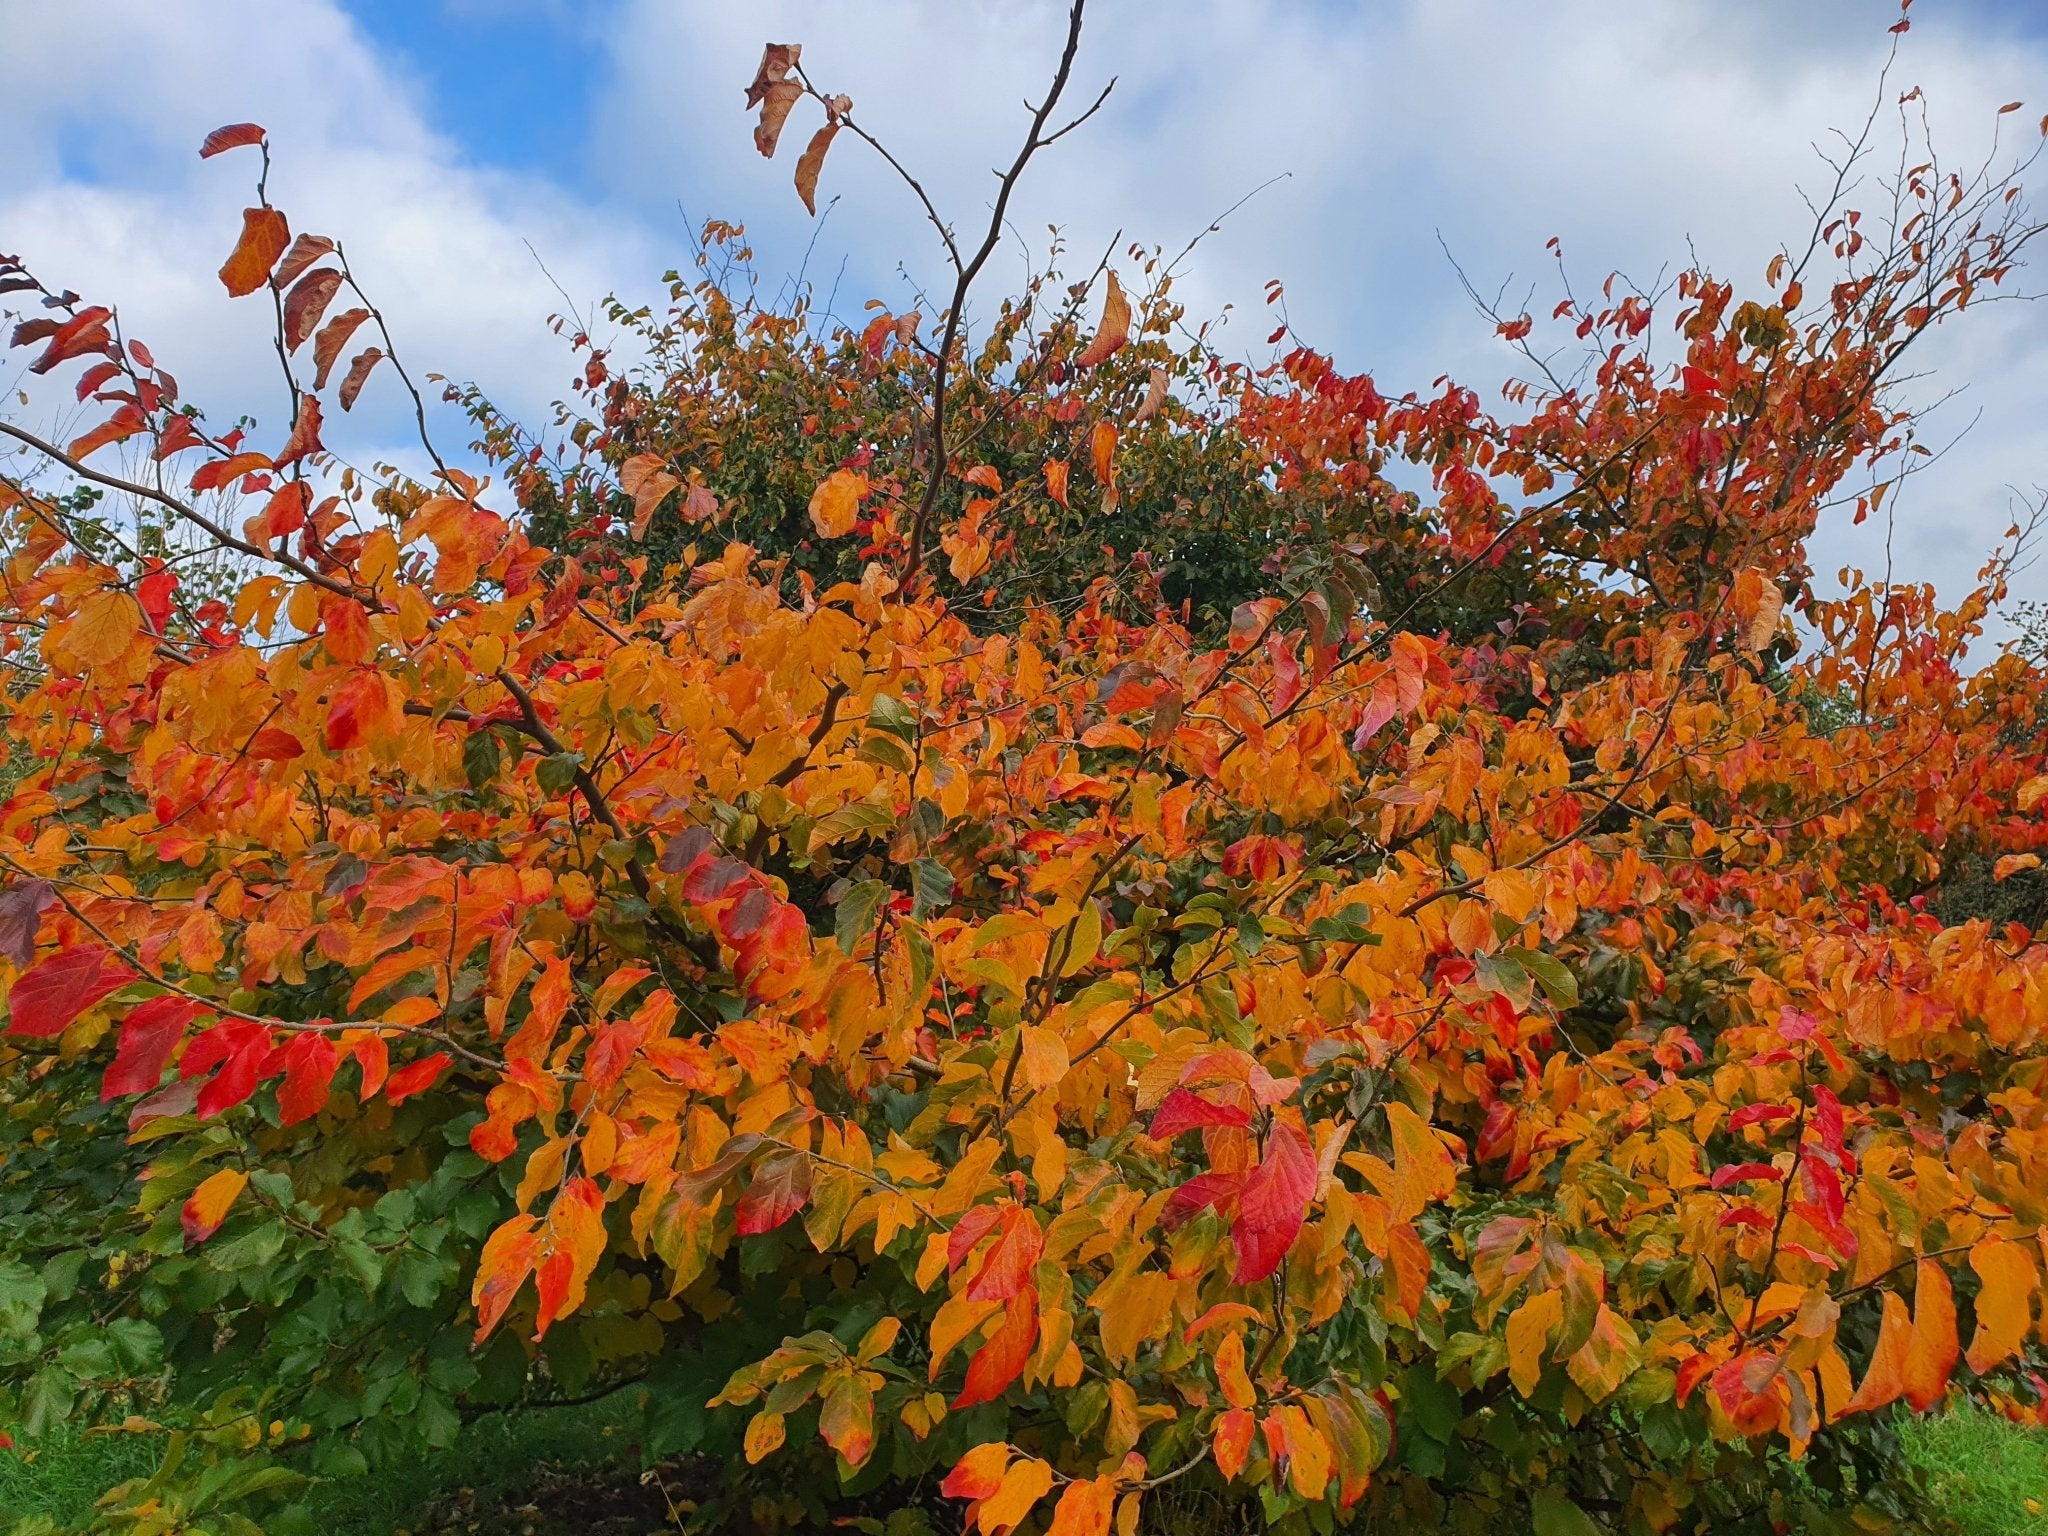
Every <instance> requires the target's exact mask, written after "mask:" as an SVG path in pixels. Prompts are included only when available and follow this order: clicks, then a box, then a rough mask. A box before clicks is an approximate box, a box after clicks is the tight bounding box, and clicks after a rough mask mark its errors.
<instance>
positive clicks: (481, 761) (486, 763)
mask: <svg viewBox="0 0 2048 1536" xmlns="http://www.w3.org/2000/svg"><path fill="white" fill-rule="evenodd" d="M503 761H504V754H503V753H502V752H501V751H499V749H498V733H497V732H496V731H472V732H471V733H470V736H469V740H467V741H465V742H464V743H463V744H462V776H463V777H464V778H466V779H468V780H469V787H470V788H471V789H482V788H483V787H484V786H485V785H486V784H488V783H490V782H491V780H493V779H495V778H496V777H497V776H498V769H499V766H500V765H501V764H502V763H503Z"/></svg>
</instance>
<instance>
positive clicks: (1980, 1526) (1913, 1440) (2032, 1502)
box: [1900, 1409, 2048, 1536]
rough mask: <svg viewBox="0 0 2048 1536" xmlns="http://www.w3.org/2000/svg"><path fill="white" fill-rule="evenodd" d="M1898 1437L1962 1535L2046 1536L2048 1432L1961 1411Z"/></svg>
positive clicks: (1909, 1427)
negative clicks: (1903, 1442)
mask: <svg viewBox="0 0 2048 1536" xmlns="http://www.w3.org/2000/svg"><path fill="white" fill-rule="evenodd" d="M1900 1435H1901V1438H1902V1439H1904V1441H1905V1442H1906V1448H1907V1453H1908V1454H1909V1455H1910V1456H1911V1457H1912V1458H1913V1461H1914V1463H1915V1464H1916V1465H1917V1466H1919V1468H1920V1469H1921V1470H1922V1471H1923V1472H1925V1473H1926V1474H1927V1480H1928V1482H1929V1483H1930V1484H1931V1485H1932V1487H1933V1489H1934V1492H1935V1497H1936V1499H1937V1500H1938V1502H1939V1503H1940V1504H1941V1506H1942V1507H1943V1508H1945V1509H1946V1510H1948V1512H1949V1513H1950V1514H1952V1515H1954V1516H1955V1518H1956V1521H1957V1523H1958V1524H1960V1525H1961V1526H1962V1528H1963V1530H1964V1531H1965V1532H1967V1533H1968V1536H2044V1533H2048V1430H2039V1429H2022V1428H2021V1427H2020V1426H2018V1425H2016V1424H2009V1423H2007V1422H2006V1421H2005V1420H2004V1419H2001V1418H1999V1417H1998V1416H1997V1415H1996V1414H1992V1413H1985V1412H1982V1411H1980V1410H1977V1409H1962V1410H1959V1411H1957V1412H1955V1413H1948V1414H1942V1415H1939V1416H1937V1417H1933V1418H1925V1419H1912V1420H1909V1421H1907V1422H1906V1423H1905V1424H1903V1425H1902V1426H1901V1428H1900Z"/></svg>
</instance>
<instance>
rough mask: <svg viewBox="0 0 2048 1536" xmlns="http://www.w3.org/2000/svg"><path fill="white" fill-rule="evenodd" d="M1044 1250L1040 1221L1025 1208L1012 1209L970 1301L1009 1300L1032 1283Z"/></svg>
mask: <svg viewBox="0 0 2048 1536" xmlns="http://www.w3.org/2000/svg"><path fill="white" fill-rule="evenodd" d="M1044 1248H1045V1239H1044V1236H1043V1234H1041V1233H1040V1232H1039V1230H1038V1218H1037V1217H1035V1216H1033V1215H1032V1214H1031V1213H1030V1212H1029V1211H1027V1210H1025V1209H1024V1208H1023V1207H1022V1206H1015V1205H1013V1206H1010V1207H1009V1208H1008V1209H1007V1210H1005V1211H1004V1212H1003V1222H1002V1229H1001V1231H1000V1233H999V1234H998V1236H997V1237H996V1240H995V1242H994V1243H993V1244H992V1245H991V1246H990V1248H989V1250H988V1256H987V1257H986V1258H984V1259H983V1260H982V1262H981V1270H980V1272H979V1273H977V1274H976V1275H975V1277H974V1280H973V1282H972V1283H971V1284H969V1286H968V1287H967V1298H968V1300H970V1301H1008V1300H1009V1299H1010V1298H1011V1297H1012V1296H1015V1295H1016V1294H1017V1293H1018V1292H1019V1291H1021V1290H1023V1289H1024V1288H1025V1287H1026V1286H1027V1285H1029V1284H1030V1283H1031V1271H1032V1269H1033V1268H1034V1267H1036V1265H1037V1263H1038V1256H1039V1254H1040V1253H1041V1252H1043V1251H1044Z"/></svg>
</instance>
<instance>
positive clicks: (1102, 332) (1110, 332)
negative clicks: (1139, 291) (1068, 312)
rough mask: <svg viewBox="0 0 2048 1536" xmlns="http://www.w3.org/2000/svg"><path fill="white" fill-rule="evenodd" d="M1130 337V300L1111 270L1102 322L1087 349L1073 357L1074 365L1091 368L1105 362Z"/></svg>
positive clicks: (1103, 306) (1103, 303)
mask: <svg viewBox="0 0 2048 1536" xmlns="http://www.w3.org/2000/svg"><path fill="white" fill-rule="evenodd" d="M1130 339H1131V301H1130V300H1129V299H1126V298H1125V297H1124V290H1123V286H1122V285H1121V284H1120V283H1118V282H1117V280H1116V274H1115V273H1114V272H1112V273H1110V274H1109V296H1108V297H1107V298H1105V299H1104V300H1103V301H1102V324H1101V325H1100V326H1098V327H1097V328H1096V331H1095V339H1094V340H1093V341H1091V342H1089V343H1088V347H1087V350H1086V351H1084V352H1083V353H1082V354H1081V355H1080V356H1079V357H1077V358H1075V359H1074V366H1075V367H1077V368H1093V367H1094V366H1095V365H1096V364H1097V363H1102V362H1107V361H1108V360H1109V359H1110V358H1112V357H1114V356H1115V355H1116V354H1117V352H1118V350H1119V349H1120V348H1122V346H1123V345H1124V343H1125V342H1127V341H1129V340H1130Z"/></svg>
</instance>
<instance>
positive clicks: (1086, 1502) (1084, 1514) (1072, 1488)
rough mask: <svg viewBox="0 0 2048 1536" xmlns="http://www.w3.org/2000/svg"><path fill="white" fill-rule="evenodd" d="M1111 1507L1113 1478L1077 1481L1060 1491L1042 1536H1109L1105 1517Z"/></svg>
mask: <svg viewBox="0 0 2048 1536" xmlns="http://www.w3.org/2000/svg"><path fill="white" fill-rule="evenodd" d="M1115 1506H1116V1479H1115V1478H1113V1477H1089V1478H1081V1479H1077V1480H1076V1481H1074V1482H1071V1483H1069V1484H1067V1486H1066V1487H1065V1489H1063V1490H1062V1491H1061V1493H1060V1501H1059V1503H1057V1504H1055V1505H1054V1506H1053V1511H1052V1524H1051V1525H1049V1526H1047V1527H1046V1536H1109V1517H1110V1514H1111V1513H1112V1511H1113V1510H1114V1509H1115Z"/></svg>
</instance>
